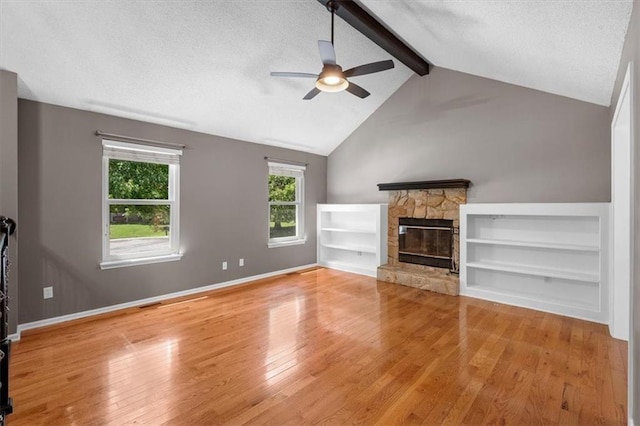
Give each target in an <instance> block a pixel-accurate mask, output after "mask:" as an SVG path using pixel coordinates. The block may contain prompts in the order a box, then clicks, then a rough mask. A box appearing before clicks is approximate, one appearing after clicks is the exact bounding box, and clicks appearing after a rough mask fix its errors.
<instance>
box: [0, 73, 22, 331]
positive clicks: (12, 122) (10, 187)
mask: <svg viewBox="0 0 640 426" xmlns="http://www.w3.org/2000/svg"><path fill="white" fill-rule="evenodd" d="M0 216H5V217H10V218H12V219H14V220H16V221H17V220H18V76H17V74H15V73H12V72H9V71H4V70H0ZM18 225H20V224H19V223H18ZM19 227H20V226H19ZM20 228H21V227H20ZM18 235H19V231H16V234H14V236H13V237H10V239H9V250H8V256H9V261H10V262H11V270H10V275H9V297H10V298H11V301H10V304H9V308H10V311H9V333H15V331H16V326H17V320H18V300H19V299H18V275H19V274H18V240H17V238H16V237H17V236H18Z"/></svg>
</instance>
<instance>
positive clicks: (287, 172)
mask: <svg viewBox="0 0 640 426" xmlns="http://www.w3.org/2000/svg"><path fill="white" fill-rule="evenodd" d="M306 169H307V167H306V166H302V165H296V164H286V163H274V162H272V161H269V174H270V175H278V176H292V177H297V178H301V177H304V171H305V170H306Z"/></svg>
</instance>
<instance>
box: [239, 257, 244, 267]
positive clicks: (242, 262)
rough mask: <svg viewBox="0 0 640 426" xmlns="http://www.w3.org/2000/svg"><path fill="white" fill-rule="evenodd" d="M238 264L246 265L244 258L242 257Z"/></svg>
mask: <svg viewBox="0 0 640 426" xmlns="http://www.w3.org/2000/svg"><path fill="white" fill-rule="evenodd" d="M238 266H244V259H242V258H241V259H240V260H239V261H238Z"/></svg>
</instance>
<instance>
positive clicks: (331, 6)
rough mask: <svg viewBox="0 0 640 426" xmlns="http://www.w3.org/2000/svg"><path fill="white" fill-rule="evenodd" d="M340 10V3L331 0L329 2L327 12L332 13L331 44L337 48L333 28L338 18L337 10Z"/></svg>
mask: <svg viewBox="0 0 640 426" xmlns="http://www.w3.org/2000/svg"><path fill="white" fill-rule="evenodd" d="M337 9H338V3H336V2H335V1H333V0H329V1H328V2H327V10H328V11H329V12H331V44H332V45H333V46H335V44H334V43H333V28H334V20H335V16H336V10H337Z"/></svg>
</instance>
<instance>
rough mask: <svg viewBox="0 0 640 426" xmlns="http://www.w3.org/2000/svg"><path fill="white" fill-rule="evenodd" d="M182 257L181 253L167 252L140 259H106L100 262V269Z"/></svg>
mask: <svg viewBox="0 0 640 426" xmlns="http://www.w3.org/2000/svg"><path fill="white" fill-rule="evenodd" d="M180 259H182V255H181V254H167V255H164V256H153V257H142V258H138V259H118V260H106V261H104V262H101V263H100V269H103V270H104V269H114V268H124V267H127V266H137V265H148V264H150V263H163V262H173V261H175V260H180Z"/></svg>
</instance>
